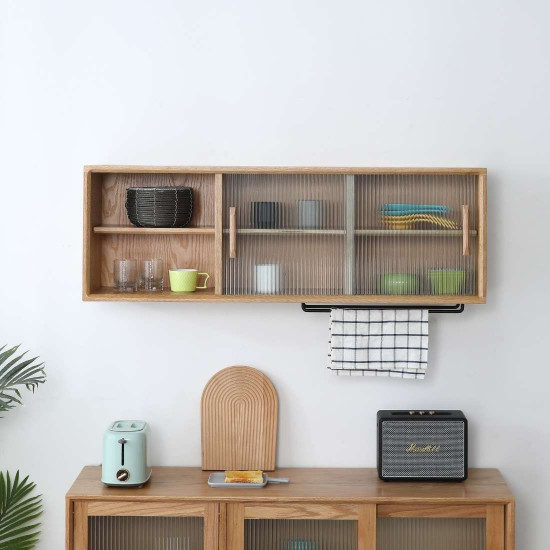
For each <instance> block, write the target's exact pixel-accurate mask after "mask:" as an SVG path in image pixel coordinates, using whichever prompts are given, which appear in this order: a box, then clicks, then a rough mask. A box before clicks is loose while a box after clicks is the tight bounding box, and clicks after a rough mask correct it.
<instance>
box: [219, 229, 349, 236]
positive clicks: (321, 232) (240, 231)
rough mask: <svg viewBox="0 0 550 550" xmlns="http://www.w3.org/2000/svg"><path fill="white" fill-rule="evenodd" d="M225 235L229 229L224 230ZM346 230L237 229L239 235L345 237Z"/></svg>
mask: <svg viewBox="0 0 550 550" xmlns="http://www.w3.org/2000/svg"><path fill="white" fill-rule="evenodd" d="M223 232H224V233H225V234H228V233H229V229H224V230H223ZM345 234H346V230H345V229H237V235H318V236H326V235H345Z"/></svg>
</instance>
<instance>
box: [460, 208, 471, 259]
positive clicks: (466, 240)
mask: <svg viewBox="0 0 550 550" xmlns="http://www.w3.org/2000/svg"><path fill="white" fill-rule="evenodd" d="M462 255H463V256H469V255H470V207H469V206H468V205H467V204H463V205H462Z"/></svg>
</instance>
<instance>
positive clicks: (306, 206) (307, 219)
mask: <svg viewBox="0 0 550 550" xmlns="http://www.w3.org/2000/svg"><path fill="white" fill-rule="evenodd" d="M324 209H325V201H315V200H303V201H298V226H299V227H301V228H304V229H318V228H320V227H322V226H323V212H324Z"/></svg>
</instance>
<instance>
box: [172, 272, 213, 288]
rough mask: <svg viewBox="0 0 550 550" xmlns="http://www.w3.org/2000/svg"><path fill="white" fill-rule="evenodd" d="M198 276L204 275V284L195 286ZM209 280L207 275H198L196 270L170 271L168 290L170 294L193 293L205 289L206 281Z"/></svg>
mask: <svg viewBox="0 0 550 550" xmlns="http://www.w3.org/2000/svg"><path fill="white" fill-rule="evenodd" d="M199 275H204V276H205V277H206V279H204V284H203V285H202V286H197V279H198V277H199ZM209 278H210V275H208V273H199V271H198V269H171V270H170V289H171V290H172V292H195V290H197V289H204V288H206V281H208V279H209Z"/></svg>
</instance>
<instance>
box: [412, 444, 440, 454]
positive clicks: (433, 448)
mask: <svg viewBox="0 0 550 550" xmlns="http://www.w3.org/2000/svg"><path fill="white" fill-rule="evenodd" d="M440 449H441V445H425V446H424V447H420V446H418V445H417V444H416V443H411V444H410V446H409V447H407V452H408V453H438V452H439V451H440Z"/></svg>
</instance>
